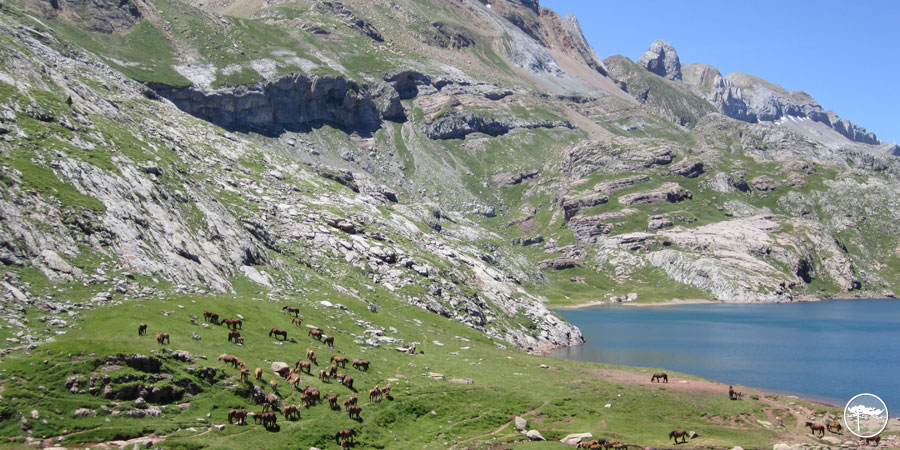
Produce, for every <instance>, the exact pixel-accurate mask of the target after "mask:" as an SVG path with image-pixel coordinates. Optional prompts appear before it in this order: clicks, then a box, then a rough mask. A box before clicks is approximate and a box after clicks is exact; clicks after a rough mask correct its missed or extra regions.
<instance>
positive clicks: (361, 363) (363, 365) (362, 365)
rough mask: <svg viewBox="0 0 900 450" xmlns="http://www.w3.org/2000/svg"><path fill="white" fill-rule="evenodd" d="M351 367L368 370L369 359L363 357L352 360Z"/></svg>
mask: <svg viewBox="0 0 900 450" xmlns="http://www.w3.org/2000/svg"><path fill="white" fill-rule="evenodd" d="M353 368H354V369H358V370H364V371H366V372H368V371H369V361H366V360H365V359H357V360H355V361H353Z"/></svg>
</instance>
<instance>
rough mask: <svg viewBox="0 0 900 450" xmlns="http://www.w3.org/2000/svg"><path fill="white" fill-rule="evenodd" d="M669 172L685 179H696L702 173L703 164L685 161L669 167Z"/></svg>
mask: <svg viewBox="0 0 900 450" xmlns="http://www.w3.org/2000/svg"><path fill="white" fill-rule="evenodd" d="M669 172H670V173H671V174H672V175H680V176H683V177H685V178H697V177H699V176H700V175H701V174H702V173H703V163H702V162H700V161H692V160H689V159H685V160H683V161H679V162H677V163H675V164H672V165H671V166H669Z"/></svg>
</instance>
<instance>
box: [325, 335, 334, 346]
mask: <svg viewBox="0 0 900 450" xmlns="http://www.w3.org/2000/svg"><path fill="white" fill-rule="evenodd" d="M325 345H327V346H329V347H334V336H325Z"/></svg>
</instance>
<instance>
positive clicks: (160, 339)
mask: <svg viewBox="0 0 900 450" xmlns="http://www.w3.org/2000/svg"><path fill="white" fill-rule="evenodd" d="M156 342H157V343H159V345H163V344H168V343H169V333H156Z"/></svg>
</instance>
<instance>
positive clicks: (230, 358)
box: [219, 353, 240, 369]
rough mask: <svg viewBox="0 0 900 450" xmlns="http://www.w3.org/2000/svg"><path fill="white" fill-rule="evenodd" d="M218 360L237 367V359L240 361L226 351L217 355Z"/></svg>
mask: <svg viewBox="0 0 900 450" xmlns="http://www.w3.org/2000/svg"><path fill="white" fill-rule="evenodd" d="M219 361H225V365H228V364H231V365H233V366H234V368H235V369H237V366H238V361H240V360H239V359H238V358H237V356H234V355H229V354H227V353H223V354H221V355H219Z"/></svg>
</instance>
